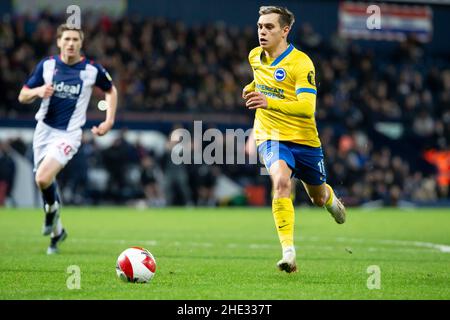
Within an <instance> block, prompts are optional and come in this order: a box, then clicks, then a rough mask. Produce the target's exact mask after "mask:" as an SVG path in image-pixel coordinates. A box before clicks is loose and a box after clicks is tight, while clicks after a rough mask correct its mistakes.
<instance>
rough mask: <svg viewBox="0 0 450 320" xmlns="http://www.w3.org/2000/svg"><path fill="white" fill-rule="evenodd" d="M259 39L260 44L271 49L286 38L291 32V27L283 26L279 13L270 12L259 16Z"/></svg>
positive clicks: (266, 48)
mask: <svg viewBox="0 0 450 320" xmlns="http://www.w3.org/2000/svg"><path fill="white" fill-rule="evenodd" d="M257 26H258V39H259V45H260V46H261V47H262V48H263V49H265V50H268V49H269V50H270V49H272V48H276V47H277V46H278V45H279V44H280V42H281V41H283V40H284V39H286V37H287V34H288V33H289V27H288V26H286V27H283V28H282V27H281V26H280V21H279V15H278V14H277V13H269V14H265V15H262V16H260V17H259V19H258V24H257Z"/></svg>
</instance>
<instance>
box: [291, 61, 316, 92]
mask: <svg viewBox="0 0 450 320" xmlns="http://www.w3.org/2000/svg"><path fill="white" fill-rule="evenodd" d="M299 60H300V61H299V64H298V65H297V67H296V68H295V94H297V95H299V94H300V93H304V92H306V93H312V94H317V88H316V72H315V68H314V64H313V62H312V61H311V59H310V58H309V57H308V56H306V55H304V56H303V57H302V58H301V59H299Z"/></svg>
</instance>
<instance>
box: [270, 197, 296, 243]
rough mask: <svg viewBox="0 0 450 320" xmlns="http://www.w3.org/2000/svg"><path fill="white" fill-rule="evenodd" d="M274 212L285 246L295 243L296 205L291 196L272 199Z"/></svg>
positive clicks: (280, 236)
mask: <svg viewBox="0 0 450 320" xmlns="http://www.w3.org/2000/svg"><path fill="white" fill-rule="evenodd" d="M272 213H273V218H274V220H275V226H276V228H277V232H278V238H279V239H280V243H281V246H282V247H283V248H285V247H288V246H293V245H294V222H295V214H294V205H293V204H292V200H291V199H290V198H278V199H273V201H272Z"/></svg>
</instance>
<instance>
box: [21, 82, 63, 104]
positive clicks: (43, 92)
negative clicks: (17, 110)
mask: <svg viewBox="0 0 450 320" xmlns="http://www.w3.org/2000/svg"><path fill="white" fill-rule="evenodd" d="M53 91H54V89H53V86H52V85H51V84H44V85H43V86H40V87H36V88H33V89H31V88H28V87H26V86H25V87H23V88H22V90H20V93H19V98H18V99H19V102H20V103H23V104H30V103H33V102H34V100H36V99H37V98H42V99H45V98H49V97H51V96H52V95H53Z"/></svg>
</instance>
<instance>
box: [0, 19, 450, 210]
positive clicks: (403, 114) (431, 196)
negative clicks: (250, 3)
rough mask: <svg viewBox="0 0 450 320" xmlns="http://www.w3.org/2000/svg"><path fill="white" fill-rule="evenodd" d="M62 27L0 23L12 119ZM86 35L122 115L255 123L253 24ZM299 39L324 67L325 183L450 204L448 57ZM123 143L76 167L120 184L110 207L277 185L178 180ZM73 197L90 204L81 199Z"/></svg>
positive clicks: (207, 200)
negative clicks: (251, 104)
mask: <svg viewBox="0 0 450 320" xmlns="http://www.w3.org/2000/svg"><path fill="white" fill-rule="evenodd" d="M59 22H60V19H59V18H58V17H55V16H51V15H48V14H46V13H45V12H44V13H42V15H41V16H40V17H34V18H31V17H14V18H12V17H11V18H10V19H6V18H4V19H3V21H1V22H0V66H1V70H2V72H1V74H0V85H1V87H2V91H3V93H2V95H1V97H0V117H2V118H3V117H9V118H14V117H16V116H18V115H20V114H23V113H25V112H29V110H30V109H31V108H28V107H27V106H22V105H19V104H18V102H17V94H18V92H19V90H20V88H21V86H22V84H23V82H24V81H25V79H26V78H27V76H28V75H29V74H30V72H31V70H32V68H33V67H34V66H35V64H36V63H37V62H38V60H39V59H40V58H42V57H44V56H46V55H50V54H56V53H57V48H56V45H55V29H56V28H55V26H56V25H57V24H58V23H59ZM83 28H84V31H85V35H86V40H85V43H84V52H85V54H86V55H87V56H88V57H91V58H93V59H96V60H97V61H98V62H100V63H102V64H103V65H104V66H105V67H106V68H107V69H108V71H110V73H111V74H112V77H113V79H114V81H115V83H116V85H117V87H118V91H119V94H120V98H119V99H120V101H121V103H120V107H121V108H122V109H123V110H125V111H141V112H147V113H150V112H161V111H164V112H178V113H187V112H189V113H196V112H197V113H205V112H211V113H215V112H226V113H236V114H237V113H239V114H244V115H248V117H249V125H250V124H251V119H252V114H250V112H249V111H247V110H245V108H244V104H243V101H242V99H241V90H242V88H243V86H244V85H245V84H247V83H249V82H250V81H251V79H252V73H251V69H250V67H249V65H248V61H247V56H248V52H249V51H250V49H251V48H253V47H255V46H257V36H256V27H253V26H251V27H248V28H244V29H240V28H237V27H233V26H227V25H225V24H222V23H216V24H206V25H192V26H187V25H185V24H183V23H182V22H172V21H168V20H166V19H164V18H156V19H139V18H120V19H118V20H111V18H108V17H101V18H95V17H93V16H92V17H91V16H87V17H85V18H84V20H83ZM291 37H292V39H294V40H295V42H294V45H296V46H297V47H298V48H299V49H300V50H303V51H305V52H306V53H307V54H308V55H309V56H310V57H311V58H312V60H313V62H314V63H315V66H316V73H317V79H316V82H317V84H318V101H317V111H316V119H317V122H318V126H319V134H320V138H321V140H322V143H323V146H324V153H325V161H326V165H327V172H328V179H329V181H330V183H331V184H332V185H333V186H334V187H335V189H336V191H337V192H338V193H339V194H340V195H341V196H342V197H343V198H344V200H345V201H346V202H347V203H348V204H350V205H359V204H362V203H368V202H372V201H381V202H382V203H383V204H385V205H398V203H399V202H400V201H419V202H427V201H428V202H430V201H437V200H439V199H449V198H450V195H449V188H448V186H449V184H450V173H449V170H450V169H449V168H450V148H449V139H450V59H449V56H448V55H447V56H441V55H435V54H431V53H429V52H427V48H426V45H422V44H420V43H418V42H416V41H415V40H414V39H413V38H410V39H408V40H407V41H405V42H402V43H398V44H396V45H395V46H392V45H391V47H392V48H391V49H389V50H384V51H383V50H381V51H380V50H375V49H368V48H366V47H364V46H361V45H358V43H355V42H351V41H349V40H346V39H342V38H340V37H339V36H338V35H336V34H334V35H330V36H329V37H325V36H324V35H320V34H318V33H316V32H315V31H314V29H313V28H312V27H311V25H309V24H306V23H305V24H301V25H299V26H298V28H295V30H293V31H292V34H291ZM25 110H28V111H25ZM122 140H123V141H122V143H123V144H121V143H119V142H118V141H116V142H115V143H114V144H113V145H112V146H110V147H109V148H107V149H105V150H99V148H98V147H96V146H95V143H94V142H93V141H85V142H86V143H85V146H84V147H82V149H81V150H80V152H79V153H80V154H81V155H84V154H85V153H86V154H85V156H80V157H84V158H83V159H84V160H82V161H81V160H80V161H79V162H77V161H75V159H74V161H72V162H73V164H72V162H71V164H70V165H69V166H81V167H79V168H76V169H74V170H76V172H84V171H86V172H87V170H86V168H87V167H96V166H97V167H104V168H106V170H107V171H108V172H109V173H110V176H111V177H113V179H115V181H112V182H111V183H107V188H108V191H107V192H108V194H109V196H110V197H111V198H112V199H122V198H121V197H124V199H122V200H125V199H128V198H133V197H136V196H137V194H138V193H140V194H139V196H140V197H146V198H148V199H154V200H151V201H152V204H153V205H169V204H174V203H178V204H182V203H184V204H202V205H205V204H208V205H211V204H213V203H217V201H216V200H215V199H214V198H213V195H212V193H211V190H212V187H213V186H214V184H215V183H216V180H217V177H218V176H220V175H221V174H226V175H227V176H229V177H231V178H232V179H234V180H235V181H238V182H239V183H240V184H258V183H260V184H266V188H267V189H270V185H269V186H267V180H268V178H267V177H266V179H265V180H264V179H261V177H260V176H259V175H258V174H257V173H256V172H257V171H254V169H250V170H249V168H246V167H245V166H244V167H243V168H242V167H241V168H238V167H239V166H214V167H211V166H206V165H197V166H188V167H186V168H184V169H183V170H182V171H183V172H184V173H180V172H178V171H177V170H181V169H180V168H178V167H177V166H175V165H173V164H172V163H171V162H170V161H168V160H167V157H166V158H164V157H160V156H155V155H153V154H151V153H150V152H148V150H147V151H146V150H143V148H141V147H139V146H132V147H131V146H130V144H129V143H126V141H125V139H122ZM116 149H117V150H116ZM119 151H120V152H119ZM124 163H128V164H130V165H132V164H134V165H135V166H134V167H133V166H132V167H133V168H132V171H124V170H123V168H120V164H124ZM111 166H112V167H111ZM115 166H116V167H115ZM117 166H119V167H117ZM235 167H236V168H235ZM83 170H84V171H83ZM129 170H131V169H129ZM133 170H134V171H133ZM252 170H253V171H252ZM130 172H136V174H134V175H132V174H130ZM138 173H139V174H138ZM67 175H68V176H70V175H71V170H70V169H69V168H67V169H66V170H65V174H64V176H63V177H62V179H68V181H71V180H70V178H67V177H65V176H67ZM138 176H139V177H140V178H139V179H137V177H138ZM172 176H173V177H172ZM130 177H135V178H134V182H135V184H136V181H137V180H139V184H137V186H138V187H136V188H135V189H136V190H135V189H133V188H129V190H128V189H127V188H126V186H127V184H132V183H130V181H128V180H129V179H130ZM196 177H204V178H202V179H196ZM76 178H77V179H81V180H83V179H84V178H83V177H82V175H76ZM171 179H172V180H174V181H175V180H176V181H178V182H173V186H172V187H168V186H169V185H171V184H170V183H168V182H167V183H166V182H165V181H166V180H167V181H172V180H171ZM177 179H178V180H177ZM252 179H253V180H252ZM75 180H76V179H75ZM84 181H87V180H86V179H84ZM197 182H201V185H196V183H197ZM70 183H75V184H76V185H77V186H78V185H79V184H80V186H79V188H82V189H80V190H84V191H83V192H86V190H87V189H89V188H90V187H91V186H89V185H84V186H83V183H84V182H83V183H82V182H77V181H75V182H73V181H72V182H70ZM143 185H144V186H145V187H142V186H143ZM77 188H78V187H77ZM83 188H84V189H83ZM74 190H77V189H76V188H75V189H74ZM91 191H92V190H91ZM94 193H95V190H94ZM74 194H75V195H78V196H81V198H84V195H83V193H82V192H81V191H80V192H74ZM171 194H174V197H172V196H171ZM267 195H268V197H270V192H267ZM299 195H300V196H299V197H298V201H299V202H304V201H305V200H306V199H305V193H304V192H299ZM199 199H200V200H199ZM80 201H81V200H80Z"/></svg>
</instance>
